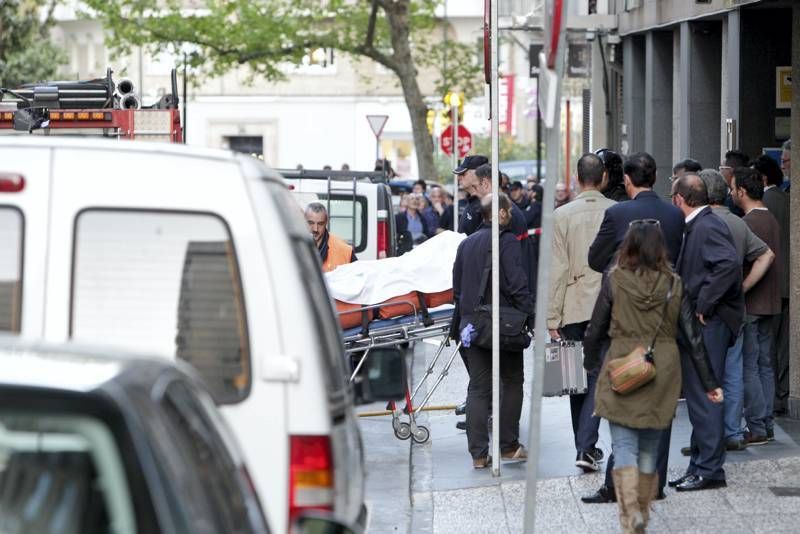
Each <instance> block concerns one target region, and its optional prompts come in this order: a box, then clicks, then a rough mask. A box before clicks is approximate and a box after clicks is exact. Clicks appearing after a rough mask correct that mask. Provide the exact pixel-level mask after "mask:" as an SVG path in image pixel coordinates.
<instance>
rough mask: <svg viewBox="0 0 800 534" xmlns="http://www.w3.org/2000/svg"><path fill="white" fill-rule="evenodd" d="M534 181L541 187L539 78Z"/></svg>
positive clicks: (537, 83) (537, 79)
mask: <svg viewBox="0 0 800 534" xmlns="http://www.w3.org/2000/svg"><path fill="white" fill-rule="evenodd" d="M536 181H537V182H538V183H539V185H542V110H540V109H539V78H536Z"/></svg>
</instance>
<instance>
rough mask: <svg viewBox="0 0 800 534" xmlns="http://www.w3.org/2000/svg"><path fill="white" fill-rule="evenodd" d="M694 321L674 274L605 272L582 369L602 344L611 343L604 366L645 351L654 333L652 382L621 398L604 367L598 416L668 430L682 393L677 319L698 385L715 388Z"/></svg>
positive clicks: (597, 393) (597, 399)
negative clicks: (697, 377) (698, 379)
mask: <svg viewBox="0 0 800 534" xmlns="http://www.w3.org/2000/svg"><path fill="white" fill-rule="evenodd" d="M670 282H672V284H673V287H672V296H671V297H670V299H669V304H668V305H667V308H666V313H664V302H665V299H666V296H667V292H668V290H669V286H670ZM662 315H663V321H661V319H662ZM692 316H693V312H692V310H691V305H690V304H689V303H688V299H687V300H684V299H683V286H682V284H681V280H680V277H678V275H676V274H672V273H657V272H655V271H647V272H644V273H643V274H636V273H634V272H633V271H629V270H627V269H619V268H614V269H612V270H611V271H610V272H609V274H608V278H607V279H606V281H605V282H604V283H603V288H602V290H601V294H600V297H599V298H598V302H597V305H596V306H595V311H594V313H593V315H592V320H591V322H590V325H589V328H588V330H587V332H586V339H585V340H584V350H585V352H586V353H587V357H586V361H585V363H584V365H585V366H586V367H587V368H589V369H591V367H592V366H593V365H596V363H597V362H599V361H600V349H599V347H600V346H601V345H602V344H603V341H604V340H605V339H608V338H610V340H611V344H610V346H609V349H608V352H607V354H606V356H605V362H608V361H610V360H612V359H615V358H621V357H623V356H626V355H627V354H628V353H630V352H631V351H633V349H635V348H636V347H637V346H642V347H647V346H648V345H649V344H650V342H651V341H652V340H653V336H654V334H655V332H656V328H658V335H657V336H656V342H655V347H654V350H653V352H654V360H655V366H656V377H655V379H654V380H653V381H651V382H650V383H648V384H646V385H644V386H642V387H641V388H640V389H638V390H636V391H634V392H632V393H629V394H627V395H620V394H618V393H615V392H614V391H613V390H612V389H611V383H610V380H609V378H608V372H607V370H606V365H605V364H604V365H603V366H602V368H601V369H600V375H599V377H598V380H597V390H596V391H595V414H596V415H598V416H600V417H604V418H605V419H607V420H609V421H612V422H614V423H617V424H620V425H624V426H627V427H630V428H666V427H668V426H669V425H670V422H671V421H672V418H673V417H674V416H675V407H676V405H677V403H678V397H679V395H680V392H681V359H680V355H679V351H678V345H677V343H676V338H677V337H678V333H679V318H680V329H681V330H682V333H683V338H684V339H686V340H687V342H686V345H687V349H688V350H689V354H690V357H689V358H690V359H691V360H692V361H694V362H695V368H696V370H697V372H698V373H699V374H700V379H701V381H702V382H703V384H704V385H705V387H706V388H707V390H712V389H714V388H715V387H716V386H717V381H716V379H715V378H714V376H713V373H712V372H711V366H710V364H709V363H708V357H707V355H706V353H705V349H704V347H703V342H702V337H701V334H700V332H699V330H698V329H697V328H696V326H695V324H694V321H693V319H692ZM659 324H660V326H659ZM593 362H594V363H593Z"/></svg>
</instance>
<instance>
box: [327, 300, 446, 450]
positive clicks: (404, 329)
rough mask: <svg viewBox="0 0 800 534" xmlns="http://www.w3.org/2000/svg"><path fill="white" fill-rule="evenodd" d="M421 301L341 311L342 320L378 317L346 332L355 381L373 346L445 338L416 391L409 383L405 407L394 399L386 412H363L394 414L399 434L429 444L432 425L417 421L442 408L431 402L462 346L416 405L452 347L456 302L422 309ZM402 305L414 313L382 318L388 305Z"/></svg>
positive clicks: (398, 344)
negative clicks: (352, 316)
mask: <svg viewBox="0 0 800 534" xmlns="http://www.w3.org/2000/svg"><path fill="white" fill-rule="evenodd" d="M420 302H424V300H423V299H417V300H416V301H413V300H407V301H398V300H397V299H393V300H392V302H389V303H381V304H375V305H371V306H361V307H359V308H355V309H351V310H348V311H344V312H342V311H340V319H342V318H343V316H344V315H347V314H359V315H361V316H362V317H378V318H377V319H374V320H371V321H369V322H365V323H364V324H362V325H361V326H358V327H353V328H348V329H346V330H344V331H343V339H344V345H345V352H346V353H347V354H348V355H350V356H351V357H352V358H353V359H356V358H357V363H356V364H355V367H354V370H353V373H352V375H351V376H350V381H351V382H352V381H353V380H355V378H356V376H357V375H358V373H359V371H360V370H361V367H362V366H363V365H364V362H365V361H366V360H367V358H368V357H369V354H370V351H371V350H373V349H376V348H381V347H398V348H401V347H403V346H406V345H407V344H410V343H413V342H416V341H422V340H424V339H429V338H437V337H438V338H441V342H440V343H439V347H438V349H437V351H436V355H435V356H434V358H433V360H432V361H431V363H430V365H429V366H428V368H427V370H426V372H425V375H424V376H423V377H422V379H421V380H420V381H419V383H418V384H417V386H416V387H415V388H414V391H413V392H412V391H411V387H410V385H409V384H408V383H406V384H405V406H403V407H402V408H401V407H400V406H399V404H398V403H397V402H395V401H390V402H389V403H388V405H387V407H386V412H378V413H375V414H362V416H367V415H391V416H392V430H393V431H394V435H395V437H397V438H398V439H401V440H407V439H409V438H410V439H412V440H413V441H414V442H415V443H425V442H427V441H428V439H429V438H430V431H429V430H428V428H427V427H426V426H424V425H419V424H417V416H418V415H419V413H420V412H421V411H423V410H426V409H428V410H429V409H441V408H439V407H429V406H428V401H430V399H431V397H432V396H433V394H434V392H435V391H436V389H437V388H438V387H439V385H440V384H441V383H442V382H443V381H444V379H445V378H446V377H447V375H448V373H449V371H450V366H451V365H452V364H453V360H454V359H455V357H456V354H458V349H459V348H460V347H461V343H460V342H459V343H458V344H456V345H455V348H454V350H453V351H452V353H450V355H449V356H448V357H447V361H446V363H445V365H444V366H443V367H442V369H441V370H440V371H439V375H438V377H437V378H436V382H435V383H434V384H433V387H431V388H430V389H429V391H428V392H427V393H426V394H425V397H424V398H423V399H422V401H420V402H419V403H417V404H416V405H415V404H414V402H415V399H417V395H418V394H419V392H420V389H421V388H422V385H423V384H424V383H425V382H426V381H427V380H428V378H429V377H430V376H431V375H433V374H434V369H435V367H436V364H437V363H438V361H439V359H440V358H441V356H442V354H443V353H444V352H445V348H448V347H450V346H451V343H450V339H449V333H450V324H451V322H452V319H453V309H454V308H453V305H452V304H445V305H442V306H438V307H436V308H432V309H427V308H426V307H425V305H424V304H423V305H422V307H421V308H420V307H418V304H419V303H420ZM398 304H399V305H402V306H407V307H408V310H409V311H410V312H411V313H408V314H406V315H402V316H399V317H393V318H390V319H380V315H381V314H380V311H381V309H385V308H386V307H387V306H395V307H396V306H398ZM395 309H397V308H395ZM448 408H450V407H448ZM404 416H407V417H408V422H406V421H403V420H402V419H403V417H404Z"/></svg>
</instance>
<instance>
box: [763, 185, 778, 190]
mask: <svg viewBox="0 0 800 534" xmlns="http://www.w3.org/2000/svg"><path fill="white" fill-rule="evenodd" d="M773 187H777V186H775V185H768V186H766V187H765V188H764V191H769V190H770V189H772V188H773Z"/></svg>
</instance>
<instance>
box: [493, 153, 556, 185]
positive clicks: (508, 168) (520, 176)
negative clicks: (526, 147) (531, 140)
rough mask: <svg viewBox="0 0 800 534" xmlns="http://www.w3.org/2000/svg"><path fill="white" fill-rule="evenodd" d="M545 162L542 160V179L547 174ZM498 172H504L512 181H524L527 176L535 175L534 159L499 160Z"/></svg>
mask: <svg viewBox="0 0 800 534" xmlns="http://www.w3.org/2000/svg"><path fill="white" fill-rule="evenodd" d="M545 163H546V162H544V161H542V178H543V179H544V178H545V177H546V176H547V174H546V173H545ZM500 172H504V173H506V174H507V175H508V177H509V178H510V179H511V181H512V182H514V181H516V180H519V181H520V182H523V183H525V180H527V179H528V176H536V160H535V159H524V160H513V161H501V162H500Z"/></svg>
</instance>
